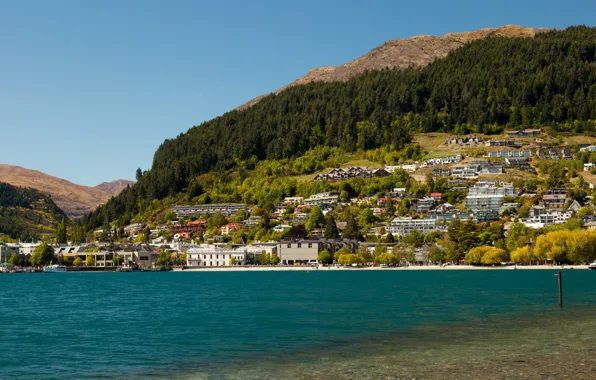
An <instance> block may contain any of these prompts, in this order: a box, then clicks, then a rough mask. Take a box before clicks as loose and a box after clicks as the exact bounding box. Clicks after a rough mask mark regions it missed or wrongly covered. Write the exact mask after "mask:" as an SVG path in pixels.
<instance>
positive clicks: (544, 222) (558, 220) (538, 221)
mask: <svg viewBox="0 0 596 380" xmlns="http://www.w3.org/2000/svg"><path fill="white" fill-rule="evenodd" d="M571 217H572V213H571V212H570V211H564V210H560V209H548V208H545V207H543V206H534V207H532V208H531V209H530V217H528V218H522V219H520V222H521V223H524V224H525V225H526V226H528V227H532V228H542V227H544V226H548V225H555V224H564V223H565V222H566V221H567V220H568V219H569V218H571Z"/></svg>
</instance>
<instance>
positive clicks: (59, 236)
mask: <svg viewBox="0 0 596 380" xmlns="http://www.w3.org/2000/svg"><path fill="white" fill-rule="evenodd" d="M54 241H55V243H56V244H66V243H68V238H67V236H66V221H65V220H64V218H62V220H61V221H60V222H59V223H58V226H56V230H55V231H54Z"/></svg>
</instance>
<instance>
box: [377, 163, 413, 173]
mask: <svg viewBox="0 0 596 380" xmlns="http://www.w3.org/2000/svg"><path fill="white" fill-rule="evenodd" d="M399 169H402V170H405V171H407V172H415V171H416V170H418V165H417V164H409V165H387V166H385V170H387V171H388V172H389V173H393V172H394V171H396V170H399Z"/></svg>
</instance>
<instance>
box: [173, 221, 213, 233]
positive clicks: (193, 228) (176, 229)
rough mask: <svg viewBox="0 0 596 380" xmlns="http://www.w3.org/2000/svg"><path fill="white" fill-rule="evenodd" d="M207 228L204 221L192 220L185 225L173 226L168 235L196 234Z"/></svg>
mask: <svg viewBox="0 0 596 380" xmlns="http://www.w3.org/2000/svg"><path fill="white" fill-rule="evenodd" d="M206 227H207V222H206V221H204V220H193V221H191V222H188V223H187V224H184V225H181V224H175V225H174V224H173V225H172V226H170V233H173V234H181V233H186V234H191V233H196V232H205V229H206Z"/></svg>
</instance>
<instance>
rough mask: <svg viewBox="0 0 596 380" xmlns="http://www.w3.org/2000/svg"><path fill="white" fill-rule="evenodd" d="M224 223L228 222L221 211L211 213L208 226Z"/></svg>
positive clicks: (218, 226) (218, 225)
mask: <svg viewBox="0 0 596 380" xmlns="http://www.w3.org/2000/svg"><path fill="white" fill-rule="evenodd" d="M226 224H228V220H227V219H226V217H225V216H224V215H223V214H222V213H221V212H216V213H215V215H213V218H211V220H210V223H209V227H210V228H211V227H217V228H220V227H221V226H224V225H226Z"/></svg>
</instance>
